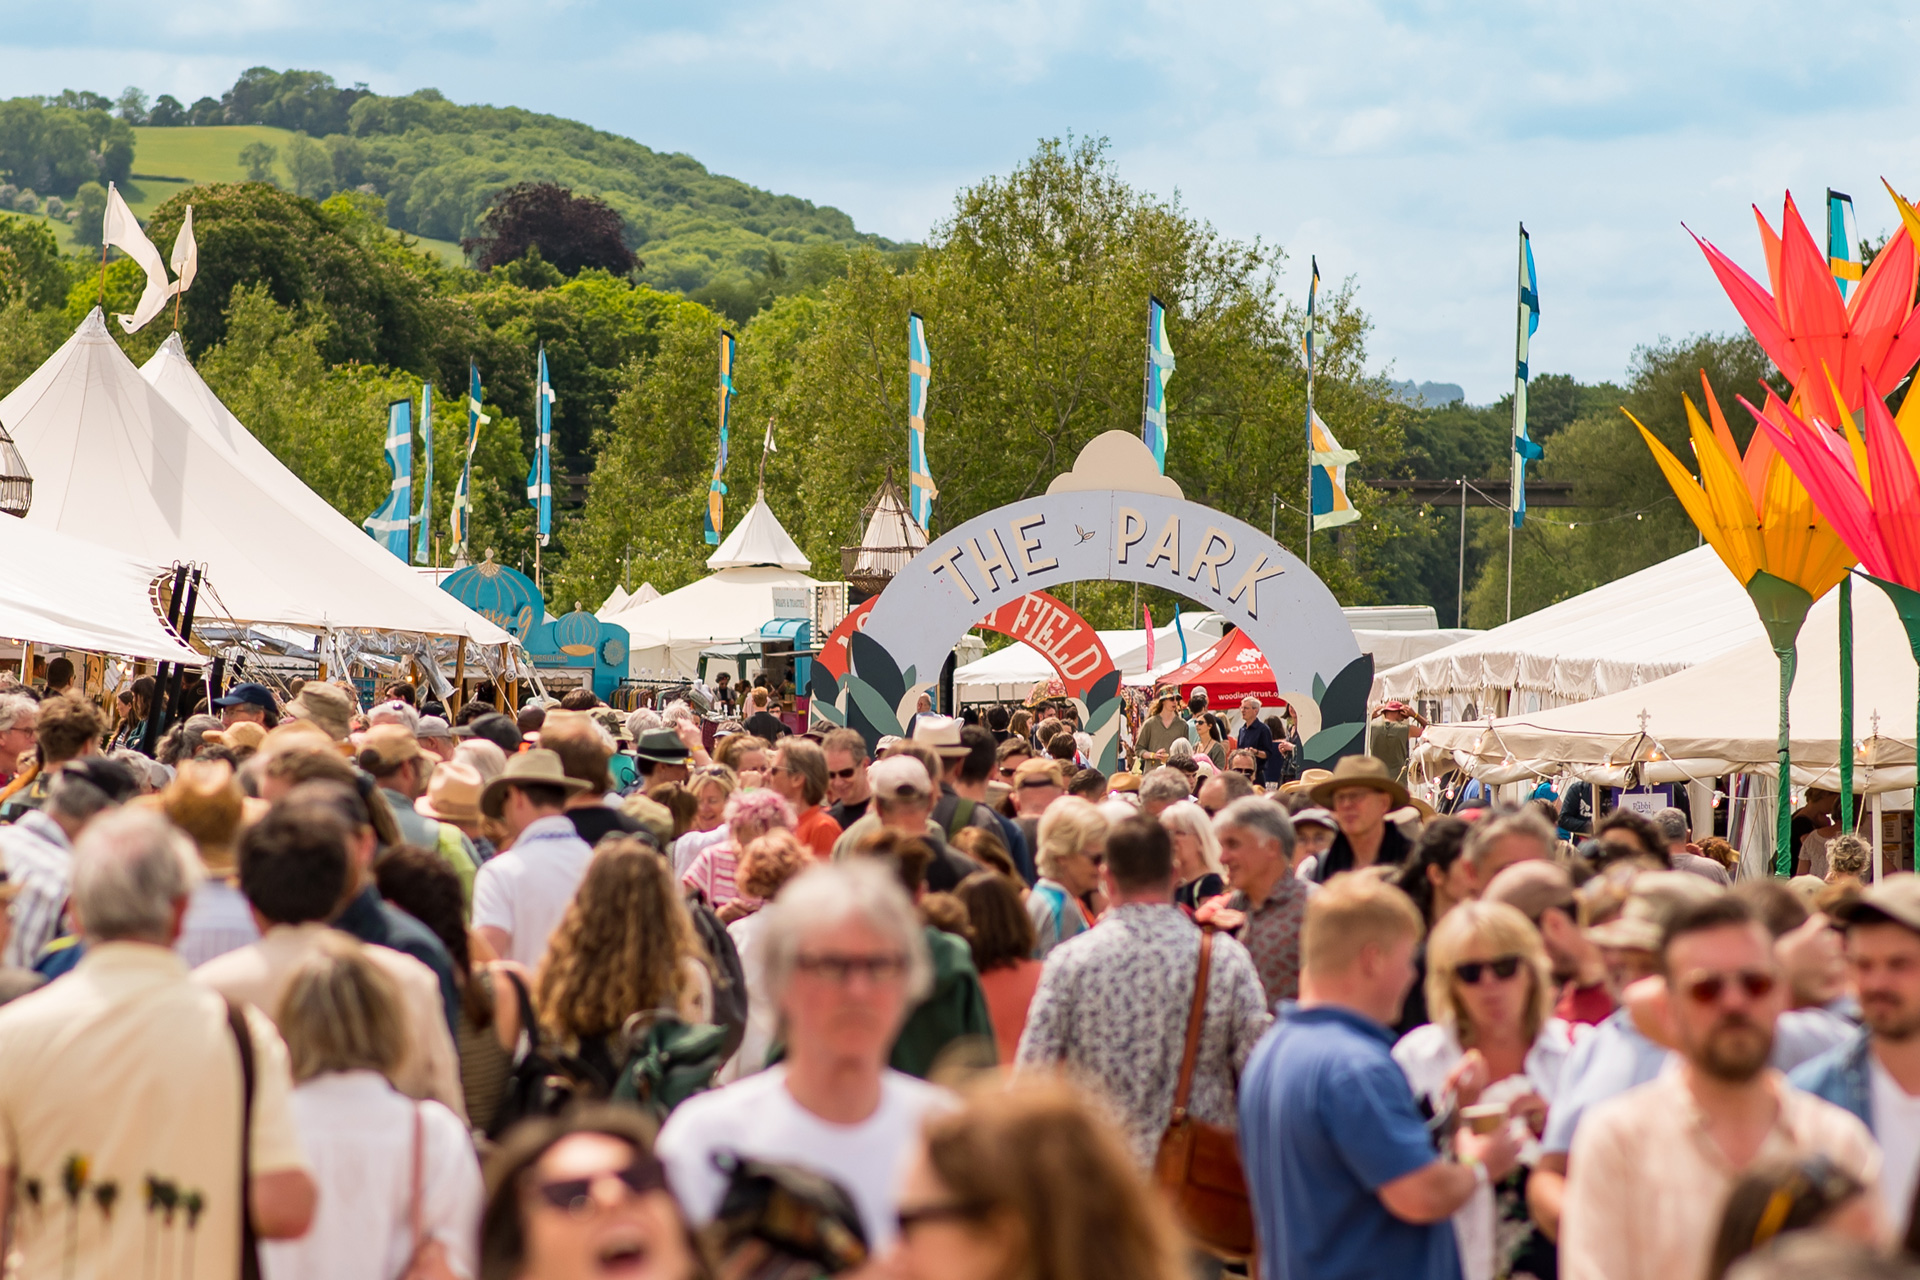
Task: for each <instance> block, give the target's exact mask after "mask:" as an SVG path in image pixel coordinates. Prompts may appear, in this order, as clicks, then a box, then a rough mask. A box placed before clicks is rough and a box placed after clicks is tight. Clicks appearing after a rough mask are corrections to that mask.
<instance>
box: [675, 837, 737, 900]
mask: <svg viewBox="0 0 1920 1280" xmlns="http://www.w3.org/2000/svg"><path fill="white" fill-rule="evenodd" d="M739 865H740V851H739V850H738V849H737V848H735V847H734V843H733V841H731V840H721V841H718V842H716V843H714V844H710V845H708V846H707V847H706V848H704V849H702V850H701V851H700V856H699V857H697V858H695V859H694V860H693V865H692V866H690V867H688V868H687V873H686V874H685V875H683V876H681V877H680V883H681V884H684V885H686V886H687V887H688V888H689V889H698V890H699V891H700V896H701V897H703V898H705V899H706V900H707V905H708V906H709V907H712V908H713V909H714V910H715V911H718V910H719V909H720V908H722V907H724V906H726V905H727V904H728V903H729V902H732V901H733V900H734V899H735V898H738V897H742V896H744V895H742V894H741V892H740V888H739V886H738V885H736V884H735V883H734V882H733V875H734V871H735V870H736V869H737V868H738V867H739Z"/></svg>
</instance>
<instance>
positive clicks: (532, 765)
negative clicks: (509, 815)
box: [480, 747, 591, 818]
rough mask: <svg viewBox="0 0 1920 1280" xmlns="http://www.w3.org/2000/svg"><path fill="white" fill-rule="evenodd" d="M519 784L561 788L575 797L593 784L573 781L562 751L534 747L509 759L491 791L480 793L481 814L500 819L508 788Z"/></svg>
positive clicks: (493, 783) (492, 784)
mask: <svg viewBox="0 0 1920 1280" xmlns="http://www.w3.org/2000/svg"><path fill="white" fill-rule="evenodd" d="M516 785H520V786H527V785H533V786H542V787H560V788H562V789H563V790H565V791H566V793H567V794H568V795H573V794H576V793H578V792H581V791H585V790H586V789H587V788H588V786H589V785H591V784H589V783H585V782H582V781H581V780H580V779H578V778H569V777H568V776H567V771H566V769H565V768H564V767H563V766H562V765H561V763H560V755H559V753H558V752H556V751H552V750H549V749H548V748H546V747H534V748H533V749H532V750H529V751H522V752H521V753H520V754H519V755H516V756H514V757H513V758H512V759H510V760H508V761H507V768H506V771H505V772H504V773H502V774H501V775H500V776H499V777H497V778H495V779H494V780H493V781H492V782H489V783H488V784H487V789H486V790H485V791H482V792H481V793H480V812H482V813H484V814H486V815H487V816H488V817H489V818H497V817H499V816H500V811H501V809H503V808H504V807H505V806H506V803H507V788H508V787H512V786H516Z"/></svg>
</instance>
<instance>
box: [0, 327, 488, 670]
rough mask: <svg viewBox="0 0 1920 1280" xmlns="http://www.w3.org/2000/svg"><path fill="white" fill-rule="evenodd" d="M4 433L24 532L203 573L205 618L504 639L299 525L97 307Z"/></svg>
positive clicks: (6, 405)
mask: <svg viewBox="0 0 1920 1280" xmlns="http://www.w3.org/2000/svg"><path fill="white" fill-rule="evenodd" d="M228 416H229V417H231V415H228ZM0 423H4V424H5V426H6V428H7V430H8V431H9V432H10V433H11V434H12V436H13V438H14V440H15V442H16V443H17V444H18V445H19V448H20V453H21V456H22V457H23V458H25V459H26V462H27V466H28V468H29V469H30V470H31V471H32V472H33V475H34V480H35V484H34V502H33V508H32V510H31V511H29V512H28V513H27V517H26V519H27V522H28V523H29V524H32V525H36V526H39V527H42V528H49V529H57V530H59V531H60V532H62V533H66V534H69V535H72V536H74V537H77V538H80V539H82V540H84V541H87V542H92V543H94V544H96V545H99V546H103V547H109V548H112V549H114V550H117V551H119V552H121V553H122V554H123V555H127V556H131V557H134V558H136V559H139V560H141V561H143V562H149V563H152V562H158V563H165V562H168V561H179V562H192V563H199V564H205V565H206V566H207V567H208V580H209V582H210V583H211V585H212V588H213V592H214V593H215V598H214V599H211V600H206V601H205V602H204V604H203V608H202V611H203V613H205V614H207V615H209V616H213V615H219V616H223V617H230V618H232V619H234V620H235V621H242V622H256V623H279V624H284V625H288V626H296V627H305V628H311V629H319V630H326V629H332V628H336V627H355V628H369V629H377V630H392V631H421V632H437V633H440V634H447V635H466V636H469V637H471V638H473V639H476V640H480V641H482V642H484V643H490V644H497V643H504V642H506V641H507V640H508V639H510V637H509V636H508V635H507V634H506V633H505V632H504V631H501V630H500V629H499V628H498V627H495V626H493V624H491V623H489V622H487V621H486V620H485V619H483V618H480V617H479V615H477V614H475V613H473V612H472V611H471V610H469V609H467V608H465V607H464V606H462V605H460V604H459V602H458V601H456V600H453V599H452V597H450V596H449V597H447V598H446V601H445V603H444V604H442V603H441V602H440V601H439V600H438V599H436V598H435V597H437V596H439V595H441V594H443V593H439V592H434V591H432V589H431V588H425V587H422V586H420V585H419V584H416V583H414V582H413V581H412V580H411V578H410V575H408V574H407V571H406V566H404V565H402V564H400V563H399V561H397V560H395V561H394V562H393V569H394V570H395V571H397V572H398V574H399V575H400V576H399V577H398V578H396V577H395V576H393V575H392V574H390V573H388V572H387V571H385V569H384V567H382V568H375V567H374V564H373V563H372V562H369V561H366V560H364V559H362V558H360V557H359V556H358V555H355V554H353V553H351V552H350V551H349V550H348V549H347V548H346V547H345V546H343V545H342V544H340V543H338V542H336V541H335V540H334V538H333V537H332V536H330V535H329V534H327V533H325V532H322V529H321V528H317V527H316V526H315V524H314V522H313V521H311V520H309V519H306V518H304V514H303V512H302V511H300V510H298V509H296V507H295V506H294V505H293V503H292V502H291V501H290V493H289V491H288V490H287V489H286V488H285V487H284V486H281V487H278V488H276V486H275V484H274V482H272V481H271V480H269V479H266V478H263V477H264V474H265V471H266V469H265V468H264V467H263V466H262V465H257V464H256V463H252V462H243V461H241V460H239V459H238V458H237V457H236V447H237V446H238V444H240V443H241V442H240V441H239V438H238V437H235V438H234V439H233V440H230V441H222V440H220V439H219V438H218V437H217V434H216V432H215V431H214V430H213V429H211V428H207V427H204V426H201V425H197V424H196V422H195V421H194V417H191V416H189V415H188V414H186V413H183V412H182V411H181V410H180V409H179V408H177V407H176V406H175V405H174V403H173V402H172V400H171V399H170V398H169V397H168V396H167V395H165V394H163V393H162V392H161V391H160V390H159V389H158V388H156V387H154V386H152V385H151V384H149V383H148V382H147V381H146V380H145V379H143V378H142V377H141V376H140V372H139V370H137V369H135V368H134V366H133V363H132V361H130V360H128V359H127V357H126V355H125V353H124V352H122V351H121V350H120V348H119V346H118V345H117V344H116V343H115V342H114V340H113V338H112V336H111V335H110V334H108V332H107V328H106V324H105V321H104V319H103V317H102V316H101V313H100V311H99V310H98V309H97V308H96V309H95V310H94V311H93V312H92V313H90V314H89V315H88V316H87V318H86V320H85V321H83V322H82V323H81V325H80V327H79V328H78V329H76V330H75V331H74V334H73V336H72V337H70V338H69V339H67V341H66V342H65V344H63V345H62V346H61V348H60V349H59V350H58V351H56V352H55V353H54V354H53V355H52V356H51V357H50V358H48V360H47V361H46V363H45V364H43V365H41V366H40V368H38V369H36V370H35V371H34V372H33V373H32V374H31V375H30V376H29V377H28V378H27V379H26V381H24V382H22V383H21V384H20V385H19V386H18V387H16V388H14V390H13V392H12V393H11V394H9V395H8V396H7V397H6V398H5V399H4V400H0ZM232 425H233V427H234V428H236V429H238V431H239V432H240V434H241V435H243V436H245V439H246V440H247V441H252V437H251V436H247V435H246V434H245V429H244V428H242V427H239V424H238V423H237V422H235V423H233V424H232ZM252 444H253V446H254V447H256V448H259V447H260V446H259V442H258V441H252ZM262 452H263V453H264V452H265V451H264V449H262ZM269 456H270V455H269ZM288 474H289V475H290V474H291V473H288ZM296 483H297V481H296ZM303 487H304V486H303ZM310 496H311V495H310ZM314 501H318V499H317V498H315V499H314ZM335 518H336V520H337V519H340V517H338V516H336V517H335ZM375 550H376V551H377V548H375ZM389 558H390V559H391V557H389ZM403 579H404V581H403ZM75 589H76V590H86V589H87V587H86V585H85V584H84V583H81V582H77V583H76V584H75Z"/></svg>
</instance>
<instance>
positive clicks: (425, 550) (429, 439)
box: [413, 382, 433, 564]
mask: <svg viewBox="0 0 1920 1280" xmlns="http://www.w3.org/2000/svg"><path fill="white" fill-rule="evenodd" d="M420 461H421V464H422V465H421V468H420V514H419V515H417V516H415V517H414V518H413V522H414V524H416V525H418V526H419V529H420V532H419V533H418V534H416V535H415V537H414V540H413V562H414V563H415V564H432V563H433V384H432V383H431V382H429V383H427V384H426V385H424V386H422V387H421V388H420Z"/></svg>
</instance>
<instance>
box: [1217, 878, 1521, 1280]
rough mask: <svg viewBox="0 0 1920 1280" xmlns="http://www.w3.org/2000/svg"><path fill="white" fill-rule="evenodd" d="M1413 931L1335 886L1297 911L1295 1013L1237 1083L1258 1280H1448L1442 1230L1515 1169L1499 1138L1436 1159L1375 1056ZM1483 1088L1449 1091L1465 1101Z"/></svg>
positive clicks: (1394, 895) (1374, 902)
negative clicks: (1260, 1271)
mask: <svg viewBox="0 0 1920 1280" xmlns="http://www.w3.org/2000/svg"><path fill="white" fill-rule="evenodd" d="M1420 932H1421V920H1420V913H1419V911H1418V910H1417V909H1416V908H1415V907H1414V905H1413V903H1412V901H1411V900H1409V899H1408V898H1407V896H1406V895H1405V894H1403V893H1401V892H1400V890H1398V889H1395V888H1393V887H1392V886H1391V885H1388V884H1385V883H1383V882H1381V881H1379V880H1376V879H1374V878H1373V877H1370V876H1343V877H1341V878H1339V879H1338V880H1335V881H1333V882H1332V883H1329V884H1328V885H1327V886H1326V887H1325V888H1324V889H1322V890H1321V891H1320V892H1319V893H1318V894H1316V895H1314V897H1313V898H1311V899H1310V900H1309V901H1308V903H1307V914H1306V923H1305V926H1304V928H1303V930H1302V933H1301V946H1300V951H1301V972H1300V999H1299V1001H1298V1002H1297V1003H1294V1002H1288V1003H1285V1004H1283V1005H1282V1006H1281V1021H1280V1022H1279V1023H1278V1024H1277V1025H1276V1026H1275V1027H1274V1029H1273V1030H1272V1031H1270V1032H1269V1033H1268V1034H1267V1036H1266V1038H1265V1039H1264V1040H1262V1041H1261V1042H1260V1045H1259V1047H1258V1048H1256V1049H1255V1050H1254V1051H1253V1057H1252V1058H1251V1059H1250V1060H1249V1061H1248V1063H1247V1069H1246V1072H1245V1073H1244V1074H1243V1075H1242V1077H1241V1080H1240V1150H1241V1154H1242V1156H1243V1157H1244V1161H1245V1165H1246V1170H1247V1180H1248V1182H1249V1184H1250V1190H1251V1192H1252V1194H1253V1202H1254V1211H1255V1214H1256V1215H1257V1218H1258V1222H1259V1230H1260V1250H1261V1264H1262V1266H1263V1268H1264V1274H1265V1277H1266V1280H1283V1278H1284V1280H1302V1278H1304V1277H1312V1280H1347V1278H1349V1277H1351V1278H1352V1280H1362V1278H1366V1280H1373V1278H1375V1277H1381V1276H1392V1277H1394V1278H1395V1280H1459V1277H1460V1253H1459V1249H1458V1248H1457V1246H1456V1245H1455V1243H1454V1235H1453V1224H1452V1223H1451V1222H1450V1221H1449V1218H1450V1217H1451V1216H1452V1215H1453V1213H1454V1211H1455V1210H1457V1209H1459V1208H1460V1207H1461V1206H1462V1205H1463V1204H1465V1203H1466V1202H1467V1199H1468V1197H1470V1196H1471V1195H1473V1193H1474V1191H1475V1189H1476V1188H1478V1187H1481V1186H1484V1185H1486V1184H1488V1183H1489V1182H1490V1181H1493V1182H1497V1181H1499V1179H1500V1178H1502V1177H1504V1176H1505V1175H1506V1174H1507V1173H1508V1172H1509V1171H1511V1170H1512V1168H1513V1166H1514V1162H1515V1159H1516V1156H1517V1151H1516V1149H1515V1147H1514V1143H1513V1138H1512V1136H1511V1135H1510V1134H1509V1133H1508V1131H1507V1128H1506V1126H1501V1127H1500V1128H1499V1129H1497V1130H1496V1131H1495V1132H1493V1133H1491V1134H1487V1135H1484V1136H1482V1135H1478V1134H1475V1133H1473V1132H1471V1131H1470V1130H1468V1129H1465V1128H1462V1129H1461V1130H1460V1131H1459V1133H1458V1134H1457V1135H1456V1136H1455V1139H1454V1152H1455V1155H1456V1156H1457V1157H1458V1158H1457V1160H1448V1159H1443V1158H1442V1157H1441V1155H1440V1153H1439V1152H1437V1151H1436V1150H1435V1149H1434V1143H1433V1139H1432V1137H1431V1136H1430V1135H1429V1133H1428V1131H1427V1126H1426V1122H1425V1121H1424V1120H1423V1119H1422V1118H1421V1114H1420V1109H1419V1107H1418V1105H1417V1104H1416V1103H1415V1102H1414V1098H1413V1091H1412V1089H1411V1088H1409V1087H1408V1085H1407V1079H1406V1076H1405V1075H1403V1074H1402V1073H1401V1071H1400V1068H1399V1066H1398V1065H1396V1064H1395V1062H1394V1061H1393V1057H1392V1054H1391V1053H1390V1052H1389V1050H1391V1048H1392V1047H1393V1032H1392V1031H1391V1030H1390V1029H1389V1028H1390V1027H1391V1026H1392V1025H1393V1023H1394V1022H1395V1021H1396V1020H1397V1019H1398V1018H1399V1016H1400V1005H1401V1002H1402V1001H1403V1000H1405V999H1406V995H1407V991H1408V989H1409V988H1410V987H1411V986H1412V985H1413V977H1414V969H1413V949H1414V946H1415V944H1416V943H1417V942H1418V941H1419V938H1420ZM1484 1083H1485V1082H1484V1081H1474V1080H1470V1079H1462V1080H1461V1082H1460V1089H1459V1092H1460V1094H1461V1096H1462V1097H1463V1098H1465V1099H1467V1100H1471V1099H1472V1098H1473V1097H1477V1096H1478V1089H1479V1087H1480V1086H1481V1085H1483V1084H1484Z"/></svg>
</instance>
